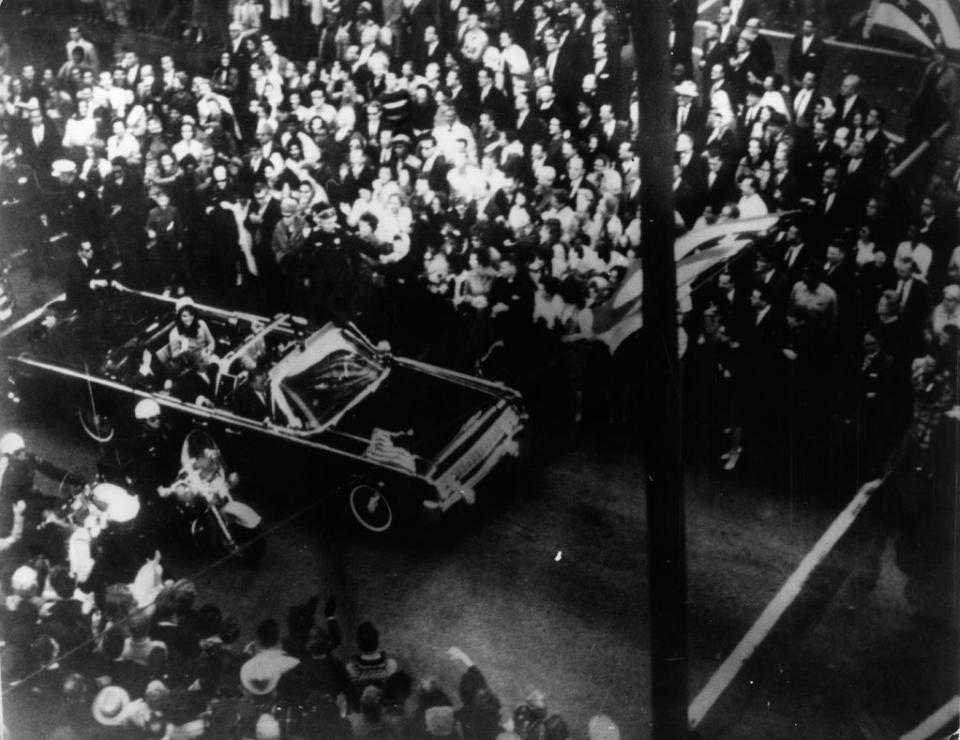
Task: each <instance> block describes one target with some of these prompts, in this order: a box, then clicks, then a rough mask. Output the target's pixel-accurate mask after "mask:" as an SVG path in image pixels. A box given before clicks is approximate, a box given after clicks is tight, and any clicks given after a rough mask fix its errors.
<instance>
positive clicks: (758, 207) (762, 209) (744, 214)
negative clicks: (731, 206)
mask: <svg viewBox="0 0 960 740" xmlns="http://www.w3.org/2000/svg"><path fill="white" fill-rule="evenodd" d="M737 207H738V208H739V209H740V218H756V217H758V216H766V215H767V214H768V213H769V209H768V208H767V204H766V203H764V201H763V198H761V197H760V195H759V194H758V193H754V194H753V195H745V196H743V197H742V198H740V202H739V203H737Z"/></svg>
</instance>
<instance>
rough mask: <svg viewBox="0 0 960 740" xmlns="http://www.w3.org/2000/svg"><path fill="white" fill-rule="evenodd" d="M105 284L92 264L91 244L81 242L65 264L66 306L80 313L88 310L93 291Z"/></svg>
mask: <svg viewBox="0 0 960 740" xmlns="http://www.w3.org/2000/svg"><path fill="white" fill-rule="evenodd" d="M106 285H107V281H106V280H105V279H103V278H102V277H99V270H98V269H97V268H96V267H95V266H94V264H93V245H91V244H90V242H81V243H80V248H79V249H78V250H77V252H76V254H74V255H73V256H72V257H71V258H70V262H69V263H68V264H67V274H66V278H65V280H64V290H65V292H66V295H67V306H68V307H69V308H70V309H72V310H74V311H78V312H81V313H82V312H83V311H86V310H88V309H89V308H90V307H91V305H92V304H93V300H94V298H93V292H94V291H95V290H97V289H99V288H104V287H106Z"/></svg>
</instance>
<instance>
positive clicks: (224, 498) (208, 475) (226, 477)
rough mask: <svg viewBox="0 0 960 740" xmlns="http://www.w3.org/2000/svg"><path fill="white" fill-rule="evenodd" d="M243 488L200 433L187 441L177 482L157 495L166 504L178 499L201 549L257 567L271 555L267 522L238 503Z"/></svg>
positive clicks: (213, 444) (208, 438)
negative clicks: (166, 500) (239, 489)
mask: <svg viewBox="0 0 960 740" xmlns="http://www.w3.org/2000/svg"><path fill="white" fill-rule="evenodd" d="M238 483H239V477H238V476H237V474H236V473H228V472H227V469H226V467H225V465H224V462H223V456H222V455H221V453H220V449H219V447H217V443H216V442H214V441H213V438H212V437H211V436H210V435H209V434H207V433H206V432H205V431H202V430H200V429H194V430H193V431H191V432H190V433H189V434H188V435H187V437H186V439H184V441H183V447H182V448H181V451H180V472H179V474H178V475H177V478H176V480H174V482H173V483H171V484H170V485H169V486H159V487H158V488H157V493H158V494H160V496H161V497H164V498H166V497H169V496H175V497H176V501H177V507H178V509H179V511H180V514H181V515H182V516H183V517H184V518H185V520H186V521H188V522H189V531H190V537H191V539H192V540H193V543H194V545H195V546H196V547H197V548H198V549H200V550H208V549H220V550H226V551H227V552H229V553H230V554H232V555H234V556H235V557H237V559H239V560H241V561H242V562H244V563H246V564H248V565H255V564H256V563H258V562H259V561H260V559H261V558H262V557H263V553H264V551H265V549H266V540H265V537H264V533H263V520H262V518H261V517H260V515H259V514H258V513H257V512H256V511H254V510H253V508H251V507H250V506H248V505H247V504H245V503H243V502H241V501H237V500H236V499H235V498H234V496H233V493H232V491H233V489H234V488H236V486H237V484H238Z"/></svg>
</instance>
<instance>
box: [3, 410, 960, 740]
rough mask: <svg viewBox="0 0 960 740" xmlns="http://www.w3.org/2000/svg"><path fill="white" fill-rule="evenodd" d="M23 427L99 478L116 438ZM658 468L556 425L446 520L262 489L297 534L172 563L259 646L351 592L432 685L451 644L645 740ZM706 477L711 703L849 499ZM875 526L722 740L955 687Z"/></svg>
mask: <svg viewBox="0 0 960 740" xmlns="http://www.w3.org/2000/svg"><path fill="white" fill-rule="evenodd" d="M16 423H17V428H18V430H20V431H21V432H22V433H24V434H25V436H26V437H27V439H28V440H29V442H30V444H31V446H32V447H33V448H34V449H36V450H37V452H38V453H39V454H41V455H43V456H45V457H48V458H49V459H51V460H53V461H55V462H57V463H58V464H61V465H63V466H65V467H70V468H72V469H74V470H78V471H82V472H84V473H85V474H86V475H92V474H93V472H94V470H95V462H96V458H97V455H98V450H97V449H96V446H95V445H94V444H93V443H91V442H89V441H88V440H86V439H85V438H83V437H82V436H81V434H80V433H79V431H78V429H77V427H76V426H75V424H74V423H72V422H71V421H70V420H69V419H63V420H49V419H39V418H31V417H30V416H29V414H26V413H25V414H23V415H21V417H20V418H19V419H17V420H16ZM9 424H10V420H9V419H4V420H3V423H2V425H0V426H2V429H0V431H5V430H6V429H8V428H9ZM263 464H266V462H264V463H263ZM642 472H643V471H642V466H641V464H640V463H639V455H638V454H637V452H636V448H635V445H634V444H633V443H632V442H630V440H629V439H628V438H627V437H626V436H625V435H612V434H607V433H606V432H605V430H603V429H593V430H590V431H587V432H584V431H580V430H574V429H566V430H543V429H539V430H538V429H535V430H534V432H533V434H532V435H531V439H530V440H529V441H528V444H527V448H526V449H525V451H524V454H523V456H522V457H521V460H520V465H519V466H518V469H517V470H515V471H512V472H511V473H510V474H509V475H504V476H500V477H498V478H497V479H495V480H493V481H491V483H492V484H493V485H490V486H488V487H487V489H486V490H482V491H481V493H482V495H483V499H482V501H481V503H479V504H478V505H477V506H476V507H473V508H472V509H470V510H469V511H466V512H463V515H462V516H460V517H459V518H458V519H457V520H455V521H451V522H450V523H449V524H444V525H441V527H439V528H438V529H434V530H429V531H427V532H417V533H413V534H409V535H407V536H401V537H395V538H390V539H378V538H373V537H367V536H364V535H362V534H361V533H359V532H358V531H357V530H356V529H355V528H353V527H351V526H349V523H348V522H347V520H345V519H344V518H341V517H338V516H336V515H335V512H333V511H331V510H329V509H321V508H319V507H318V508H313V509H310V510H308V511H307V512H306V513H304V514H302V515H300V516H298V517H296V518H293V519H292V520H291V519H290V515H292V514H294V513H296V512H297V511H298V510H299V509H300V508H301V507H302V506H303V505H304V503H307V504H309V499H308V500H306V501H305V500H304V499H302V498H300V497H297V496H295V495H293V494H292V493H290V492H285V491H263V490H262V491H257V492H253V494H252V495H251V499H250V503H252V504H254V505H255V506H256V507H257V508H258V509H259V510H260V512H261V513H262V514H264V515H265V518H266V522H267V526H268V527H277V528H276V529H273V530H272V531H271V532H270V535H269V540H268V546H267V554H266V556H265V558H264V560H263V562H262V563H261V565H260V567H259V568H258V569H256V570H250V569H248V568H245V567H244V566H242V565H240V564H237V563H234V562H232V561H228V562H225V563H223V564H221V565H218V566H215V567H213V568H210V564H211V562H212V560H213V558H212V557H210V558H207V559H204V558H197V557H196V556H195V555H194V554H193V553H191V552H189V551H187V550H185V549H182V548H173V549H172V550H170V551H168V552H167V554H166V557H167V565H168V566H169V568H170V569H171V571H172V572H174V573H175V574H177V575H189V574H196V573H200V575H198V576H197V578H196V580H197V585H198V592H199V599H200V602H207V601H212V602H215V603H217V604H219V605H221V607H222V608H223V609H224V611H225V612H226V613H232V614H235V615H237V616H238V617H240V618H241V620H242V623H243V624H244V627H245V632H244V635H243V638H244V639H252V636H253V635H252V633H253V630H254V628H255V626H256V624H257V622H258V621H259V620H261V619H264V618H266V617H269V616H274V617H277V618H279V619H281V620H282V619H283V618H284V615H285V612H286V609H287V607H288V606H290V605H292V604H294V603H296V602H298V601H302V600H304V599H305V598H307V597H308V596H309V595H311V594H313V593H319V594H320V595H321V596H326V595H327V594H330V593H335V594H336V595H337V596H338V599H339V602H340V605H341V609H340V612H341V618H342V620H343V624H344V627H345V634H346V640H345V644H344V646H343V647H342V648H341V653H342V654H344V655H349V654H351V652H352V650H353V644H352V639H351V636H352V634H353V630H354V629H355V627H356V625H357V624H359V622H360V621H363V620H367V619H369V620H372V621H373V622H374V623H375V624H377V625H378V627H379V629H380V631H381V635H382V643H383V645H384V646H385V647H386V649H387V650H388V651H389V652H391V653H392V654H393V655H395V656H396V657H397V658H398V659H399V660H400V662H401V664H403V665H404V666H405V667H407V668H408V670H410V672H411V673H412V674H413V675H414V676H415V677H417V678H420V677H424V676H428V675H429V676H435V677H437V678H438V679H439V680H440V681H441V683H442V684H443V685H445V686H446V687H447V688H448V690H450V691H452V692H455V690H456V681H457V677H458V676H457V673H456V669H455V667H454V666H452V665H450V664H449V663H448V661H447V660H446V658H445V652H446V649H447V648H448V647H450V646H451V645H457V646H459V647H461V648H463V649H464V650H465V651H466V652H467V653H468V654H469V655H470V656H472V657H473V658H474V660H475V661H476V662H477V663H478V664H479V665H480V666H481V667H482V669H483V670H484V672H485V673H486V674H487V676H488V678H489V680H490V682H491V684H492V686H494V687H495V689H496V691H497V692H498V694H499V695H500V697H501V699H502V701H503V703H504V706H505V707H511V708H512V707H513V706H515V705H516V704H518V703H520V702H522V700H523V698H524V697H525V696H526V694H527V693H528V692H529V691H530V689H532V688H539V689H541V690H543V691H544V692H545V693H546V695H547V697H548V702H549V705H550V707H551V709H552V710H553V711H557V712H559V713H561V714H562V715H563V716H564V717H565V718H566V719H567V720H568V721H569V723H570V725H571V727H572V728H574V729H575V731H576V732H578V733H580V732H583V728H585V726H586V722H587V720H588V719H589V717H590V716H591V715H592V714H594V713H596V712H598V711H606V712H609V713H610V714H611V715H613V716H614V717H615V718H616V719H617V720H618V721H619V722H620V724H621V728H622V730H623V735H622V736H623V737H624V738H644V737H647V736H648V735H649V730H648V728H649V722H650V719H651V714H650V707H649V701H648V698H647V697H648V695H649V666H648V657H647V656H648V653H649V650H648V639H649V631H648V604H649V594H648V592H647V563H646V531H647V522H646V521H645V514H644V512H645V502H644V496H643V490H642V486H641V481H642V480H643V476H642ZM687 486H688V506H687V527H688V548H689V552H688V565H689V607H690V686H691V695H693V694H694V693H696V691H697V690H698V689H699V688H700V687H701V686H703V685H704V684H705V683H706V681H707V680H708V678H709V677H710V675H711V674H712V673H713V671H715V670H716V668H717V667H718V666H719V665H720V663H721V662H722V660H723V659H724V658H725V657H726V655H727V654H728V653H729V652H730V651H731V650H732V648H733V647H734V645H735V644H736V643H737V641H738V640H739V639H740V638H741V637H742V635H743V634H744V633H745V632H746V631H747V630H748V629H749V627H750V625H751V624H752V623H753V621H754V620H755V619H756V618H757V616H758V615H759V614H760V612H761V611H762V610H763V608H764V606H765V605H766V604H767V602H768V601H769V600H770V599H771V598H772V597H773V596H774V594H775V593H776V592H777V590H778V589H779V588H780V586H781V585H782V584H783V582H784V581H785V580H786V579H787V577H788V576H789V575H790V573H791V572H792V570H793V569H794V568H795V567H796V566H797V564H798V563H799V562H800V560H801V559H802V558H803V556H804V555H805V554H806V552H807V551H808V550H809V548H810V547H811V546H812V545H813V543H814V542H815V541H816V539H817V538H818V537H819V536H820V534H821V533H822V532H823V530H824V529H825V528H826V527H827V526H828V525H829V523H830V521H831V520H832V518H833V516H834V514H835V511H836V509H838V508H840V506H839V505H838V504H837V503H832V504H831V503H826V502H820V503H819V504H817V505H811V504H810V503H809V502H806V503H801V502H799V501H798V500H796V499H794V498H793V497H791V496H790V495H789V493H786V494H782V493H777V492H773V493H762V492H759V491H757V490H756V489H754V488H753V487H752V486H751V485H750V484H749V483H748V482H747V481H745V480H744V479H742V478H739V477H729V476H725V475H724V474H723V473H722V472H720V471H718V470H717V469H716V468H714V467H713V466H711V465H708V466H701V465H697V466H691V470H690V472H689V474H688V477H687ZM316 490H317V491H318V492H320V491H323V481H317V485H316ZM851 495H852V492H851ZM871 519H872V518H871V517H865V518H864V522H863V526H862V527H860V528H859V529H857V530H855V531H854V533H853V536H852V538H851V539H849V540H848V541H846V542H845V543H844V545H843V547H842V548H838V551H837V552H836V553H835V556H834V557H832V558H831V559H830V561H829V562H828V567H827V568H826V569H825V572H824V573H821V574H818V577H817V578H815V579H814V580H813V581H812V582H811V584H810V585H809V587H808V588H807V589H805V592H804V594H803V595H802V597H801V599H800V600H799V606H798V607H797V609H796V610H794V612H792V613H791V614H790V618H789V619H788V620H786V622H785V624H784V626H783V627H782V628H781V629H778V630H776V631H775V632H774V633H773V634H772V635H771V637H770V639H769V641H768V643H766V644H765V645H764V646H763V649H762V650H760V651H759V653H758V656H757V658H756V659H755V660H754V661H751V663H749V664H748V666H747V667H746V669H745V670H744V672H743V673H742V674H741V675H740V676H739V677H738V679H737V680H736V681H734V683H733V685H732V686H731V688H730V690H729V691H728V692H727V693H726V694H725V695H724V696H723V697H722V698H721V700H720V701H719V702H718V704H717V705H716V708H715V710H714V711H713V712H711V713H710V714H709V715H708V717H707V719H706V721H705V722H704V725H703V731H704V736H706V737H724V738H770V737H778V738H811V737H817V738H848V737H850V738H854V737H890V736H893V735H894V734H897V735H898V734H899V733H900V732H902V731H904V730H906V729H909V728H910V727H912V726H913V725H914V724H916V723H917V722H919V721H920V719H922V718H923V717H924V716H926V714H928V713H929V712H932V711H933V709H934V708H936V707H937V706H939V705H940V704H942V703H943V701H945V700H946V698H948V697H949V696H951V695H953V693H954V692H955V691H956V674H955V670H954V669H953V666H955V656H956V654H957V653H956V650H955V649H951V648H950V646H953V645H955V639H956V635H955V630H954V629H953V628H952V627H951V626H950V625H948V624H947V623H945V622H944V620H943V618H942V613H940V612H933V613H932V615H931V614H928V615H926V616H925V617H924V615H919V616H920V617H921V618H918V616H917V615H914V614H912V611H913V609H912V607H911V606H910V605H909V604H908V603H907V601H906V600H905V598H904V595H903V594H904V588H905V585H906V583H907V579H906V576H905V575H904V574H903V572H902V571H900V569H899V567H898V565H897V562H896V560H897V558H896V556H895V548H894V547H893V544H894V543H893V541H892V540H890V541H888V539H887V534H886V532H887V530H886V528H883V527H881V526H880V525H879V524H875V523H874V522H873V521H871ZM284 522H285V523H284ZM278 525H279V526H278ZM946 555H947V554H946V553H944V556H945V557H946ZM935 560H936V558H935ZM933 566H934V569H935V570H936V572H938V573H939V572H943V571H944V570H945V569H946V565H945V563H940V564H939V565H937V564H936V563H934V564H933ZM863 574H866V584H867V585H866V587H864V586H863V582H864V578H863ZM864 728H868V729H867V730H865V729H864ZM878 728H881V729H879V730H878ZM577 736H578V735H575V737H577Z"/></svg>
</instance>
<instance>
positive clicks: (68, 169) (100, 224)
mask: <svg viewBox="0 0 960 740" xmlns="http://www.w3.org/2000/svg"><path fill="white" fill-rule="evenodd" d="M52 172H53V176H54V178H56V183H55V185H54V188H53V193H52V195H51V198H50V200H51V203H50V208H49V211H50V217H51V220H52V225H53V227H54V229H56V230H57V231H64V232H66V233H67V234H68V235H69V236H70V238H71V243H72V246H76V243H77V242H83V241H87V242H90V243H91V244H92V245H93V248H94V251H99V249H100V245H101V244H102V243H103V238H104V235H105V233H106V213H105V212H104V210H103V204H102V203H101V202H100V196H99V195H98V194H97V190H96V188H94V187H93V186H91V185H90V184H89V183H86V182H84V181H83V180H81V179H80V178H79V177H78V176H77V165H76V163H75V162H73V161H71V160H69V159H58V160H56V161H55V162H54V163H53V170H52Z"/></svg>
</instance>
